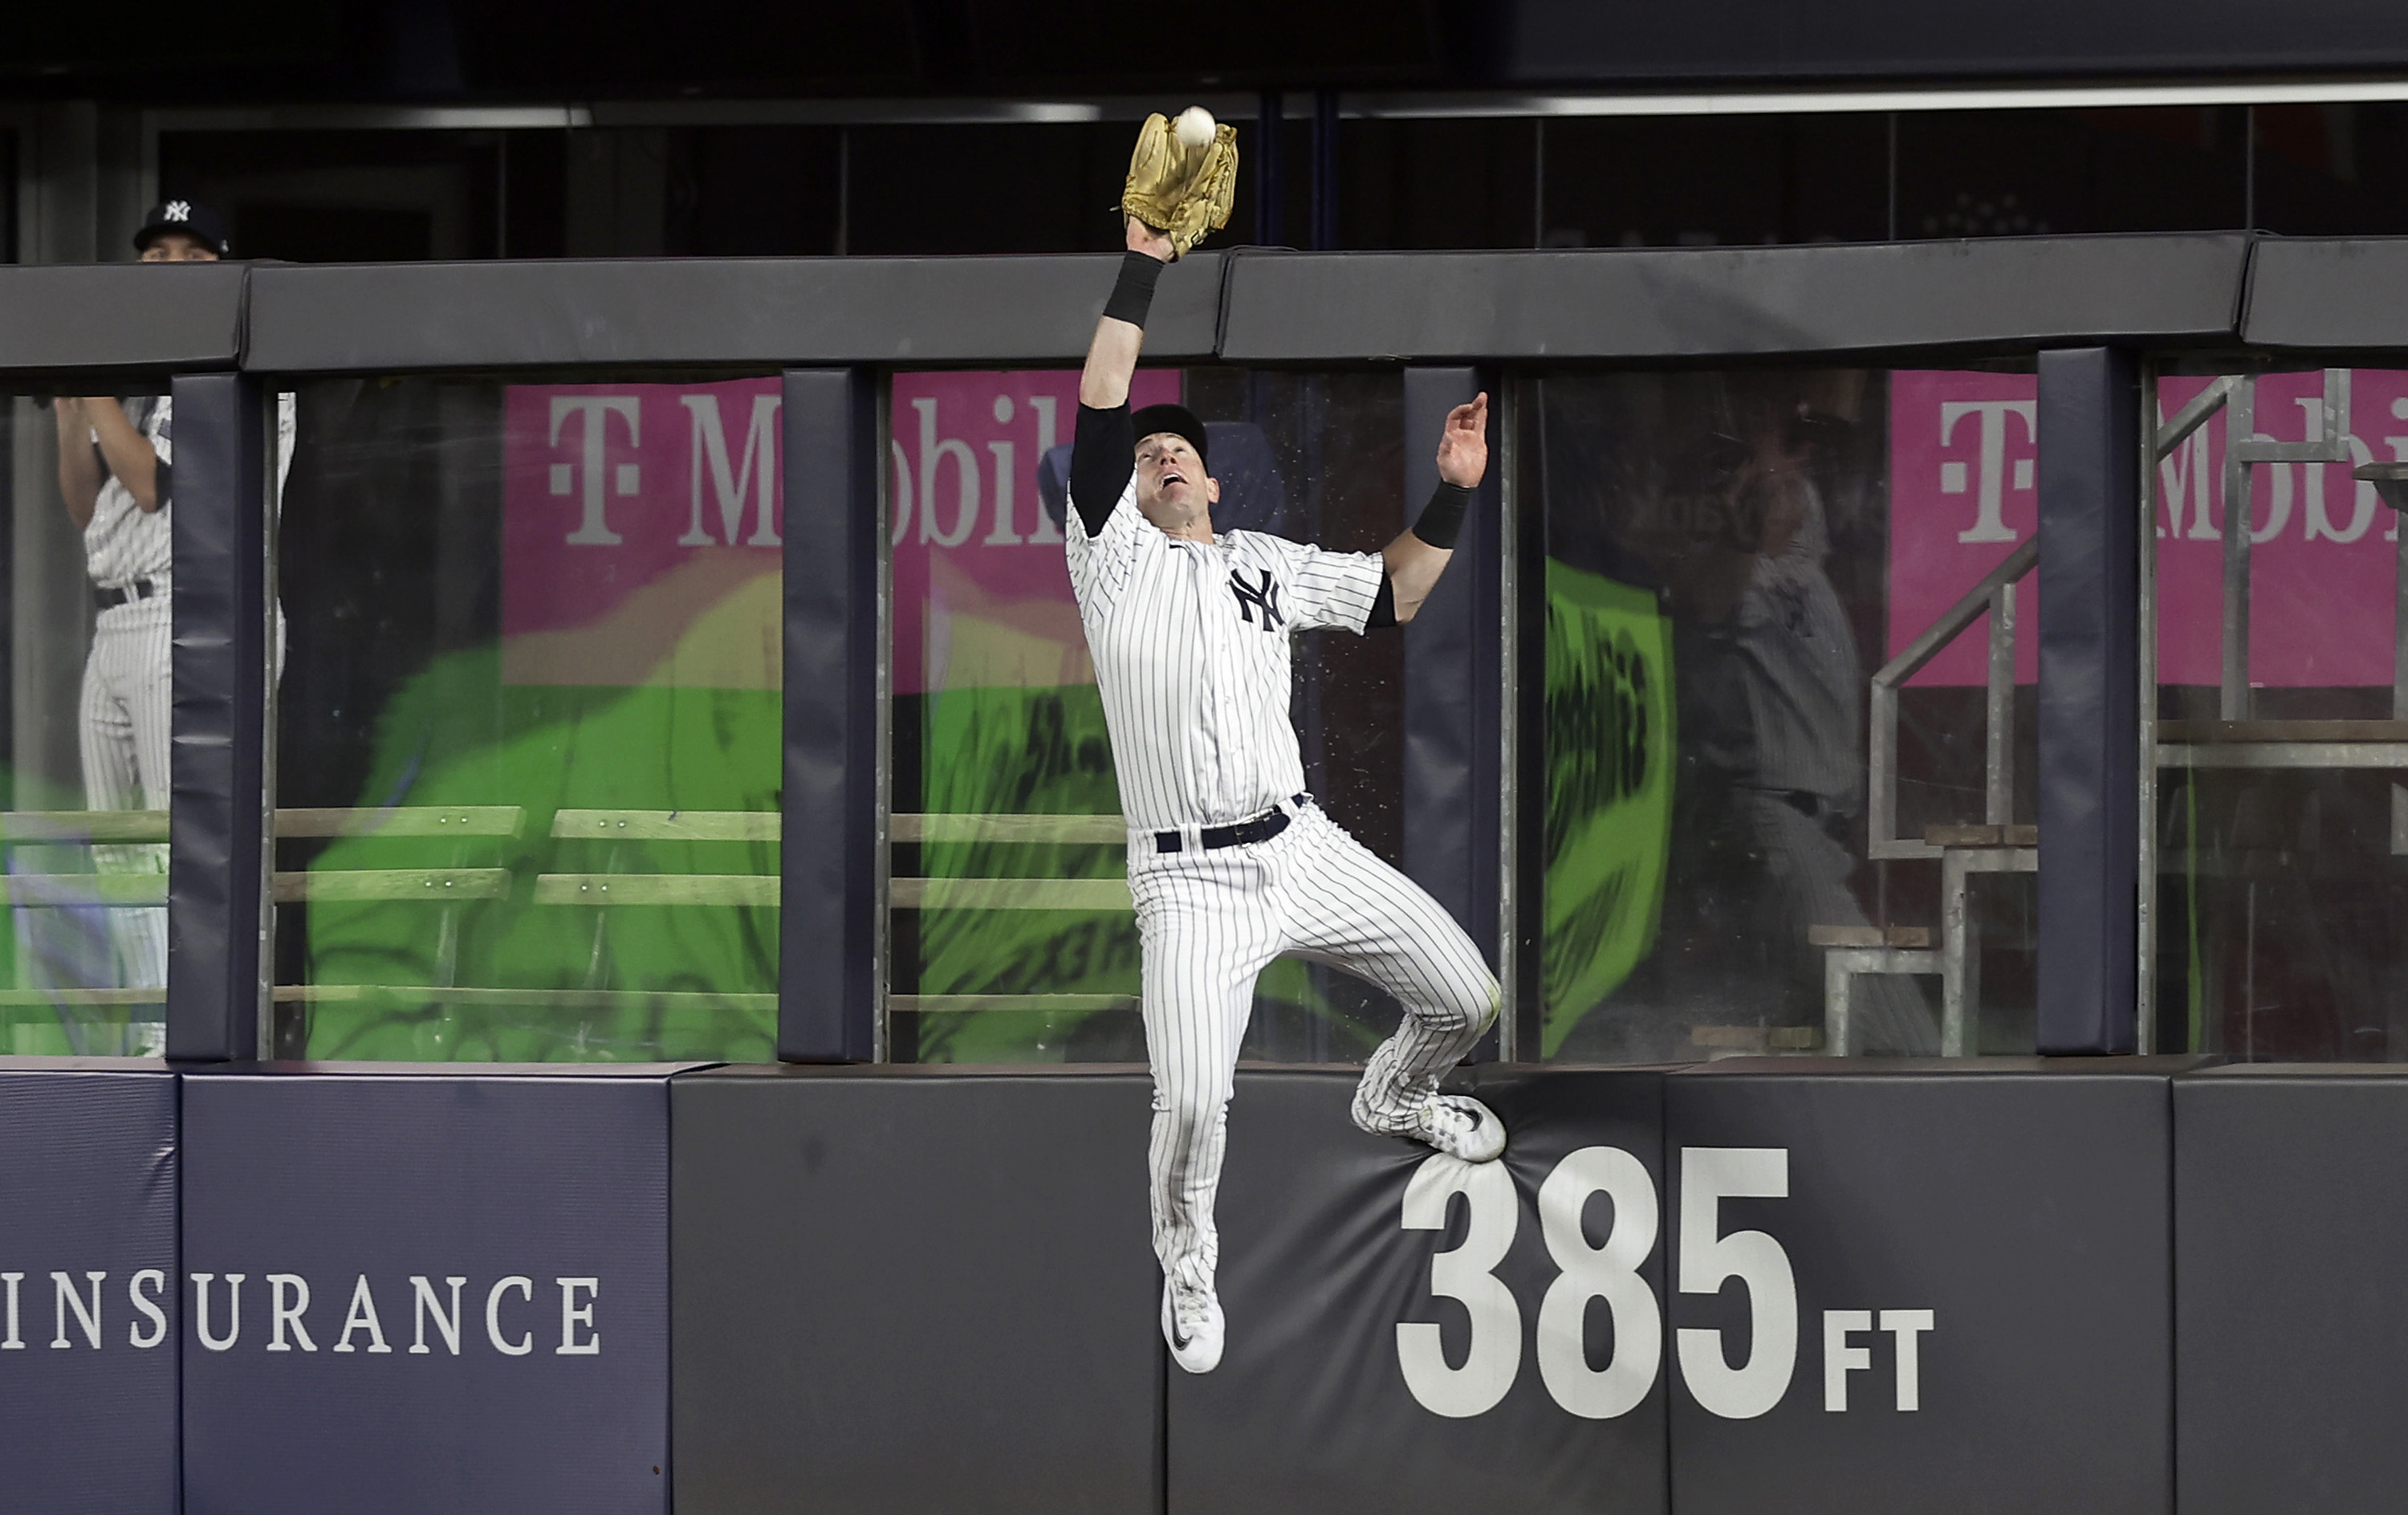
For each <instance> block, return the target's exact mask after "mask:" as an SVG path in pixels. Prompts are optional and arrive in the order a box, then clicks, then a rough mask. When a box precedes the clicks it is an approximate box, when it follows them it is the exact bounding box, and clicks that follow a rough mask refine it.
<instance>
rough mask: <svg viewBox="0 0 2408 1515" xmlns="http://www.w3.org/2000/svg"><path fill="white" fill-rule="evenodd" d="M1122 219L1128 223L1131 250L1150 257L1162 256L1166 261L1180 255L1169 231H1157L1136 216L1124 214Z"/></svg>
mask: <svg viewBox="0 0 2408 1515" xmlns="http://www.w3.org/2000/svg"><path fill="white" fill-rule="evenodd" d="M1121 219H1122V220H1124V221H1125V222H1127V223H1128V250H1129V251H1130V252H1142V253H1144V254H1145V255H1146V256H1147V257H1150V258H1160V259H1161V260H1162V261H1163V262H1165V263H1168V262H1170V261H1171V260H1172V259H1174V258H1176V257H1178V256H1179V249H1178V248H1177V247H1176V246H1175V245H1173V243H1172V242H1171V240H1170V234H1169V233H1168V232H1162V231H1156V230H1154V228H1153V227H1152V226H1149V225H1147V224H1145V223H1144V222H1142V221H1140V220H1139V219H1138V218H1137V217H1135V216H1124V217H1122V218H1121Z"/></svg>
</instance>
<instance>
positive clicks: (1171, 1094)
mask: <svg viewBox="0 0 2408 1515" xmlns="http://www.w3.org/2000/svg"><path fill="white" fill-rule="evenodd" d="M1232 1092H1234V1091H1233V1090H1232V1089H1231V1088H1230V1087H1229V1086H1228V1085H1227V1084H1220V1085H1217V1086H1216V1085H1212V1084H1192V1085H1183V1086H1182V1087H1179V1088H1175V1089H1174V1088H1166V1087H1165V1086H1164V1085H1162V1084H1160V1083H1157V1084H1155V1085H1154V1109H1155V1110H1157V1111H1159V1112H1160V1113H1162V1114H1163V1115H1166V1116H1168V1117H1169V1118H1170V1119H1171V1121H1172V1122H1173V1123H1174V1124H1175V1125H1177V1126H1178V1127H1179V1129H1180V1130H1182V1131H1194V1130H1197V1129H1198V1128H1201V1127H1205V1126H1209V1125H1211V1123H1212V1122H1213V1121H1215V1120H1218V1119H1220V1118H1221V1115H1222V1112H1223V1111H1225V1110H1226V1109H1227V1108H1228V1106H1229V1096H1230V1094H1231V1093H1232Z"/></svg>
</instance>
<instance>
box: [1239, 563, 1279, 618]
mask: <svg viewBox="0 0 2408 1515" xmlns="http://www.w3.org/2000/svg"><path fill="white" fill-rule="evenodd" d="M1229 592H1230V593H1231V594H1233V595H1236V596H1237V597H1238V614H1239V615H1240V616H1241V617H1243V618H1244V620H1245V623H1246V624H1247V625H1248V626H1252V625H1254V607H1255V606H1257V605H1259V606H1261V607H1262V612H1263V629H1264V630H1266V631H1276V630H1278V629H1279V625H1280V620H1281V616H1280V608H1279V585H1278V584H1276V583H1274V582H1273V581H1272V579H1271V570H1269V569H1265V570H1263V582H1262V583H1261V584H1259V585H1256V584H1248V583H1247V582H1246V575H1245V572H1244V570H1239V569H1232V570H1230V571H1229Z"/></svg>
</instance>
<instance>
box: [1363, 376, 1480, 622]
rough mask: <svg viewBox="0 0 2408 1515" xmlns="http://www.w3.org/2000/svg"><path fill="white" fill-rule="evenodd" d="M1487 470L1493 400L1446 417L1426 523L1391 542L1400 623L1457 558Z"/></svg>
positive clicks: (1387, 555)
mask: <svg viewBox="0 0 2408 1515" xmlns="http://www.w3.org/2000/svg"><path fill="white" fill-rule="evenodd" d="M1487 472H1488V396H1487V393H1486V392H1485V391H1483V392H1482V393H1481V394H1479V395H1477V396H1475V397H1473V398H1472V401H1471V403H1470V404H1469V405H1458V406H1456V407H1455V409H1454V410H1452V411H1448V412H1447V413H1446V426H1445V427H1444V429H1442V430H1441V432H1440V433H1439V441H1438V488H1437V489H1436V490H1434V491H1432V492H1431V495H1430V500H1429V503H1428V504H1427V505H1425V506H1424V507H1422V514H1421V519H1420V520H1418V521H1415V522H1414V523H1413V524H1412V526H1410V527H1406V528H1405V530H1404V531H1403V532H1402V533H1401V534H1400V535H1399V536H1398V538H1397V540H1396V541H1392V542H1390V543H1388V545H1387V549H1386V550H1385V551H1384V552H1383V553H1382V554H1381V556H1382V557H1383V558H1384V559H1386V561H1387V565H1388V587H1389V590H1390V592H1391V593H1392V594H1393V595H1394V597H1395V599H1396V615H1397V621H1398V624H1399V625H1401V624H1403V623H1404V622H1406V621H1410V620H1412V618H1413V614H1414V613H1415V612H1417V611H1419V610H1420V609H1421V608H1422V601H1424V600H1426V599H1429V596H1430V591H1431V590H1432V589H1435V588H1437V587H1438V579H1439V575H1440V574H1441V573H1443V572H1445V571H1446V565H1447V564H1448V563H1449V562H1451V561H1453V560H1454V557H1455V537H1456V535H1457V534H1458V533H1460V532H1461V531H1462V529H1463V512H1464V510H1465V508H1466V507H1468V506H1469V504H1470V503H1471V492H1472V491H1473V490H1475V489H1477V488H1479V487H1480V481H1481V479H1482V478H1483V477H1484V475H1485V474H1486V473H1487Z"/></svg>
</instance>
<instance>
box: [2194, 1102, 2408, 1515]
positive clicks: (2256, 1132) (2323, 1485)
mask: <svg viewBox="0 0 2408 1515" xmlns="http://www.w3.org/2000/svg"><path fill="white" fill-rule="evenodd" d="M2403 1073H2408V1070H2402V1069H2401V1068H2399V1067H2398V1066H2396V1065H2394V1066H2392V1067H2388V1068H2386V1067H2379V1066H2377V1067H2369V1066H2366V1065H2363V1064H2360V1065H2357V1066H2352V1067H2342V1066H2331V1065H2327V1066H2302V1065H2299V1064H2292V1065H2288V1066H2277V1065H2270V1064H2256V1065H2251V1066H2245V1067H2244V1066H2235V1067H2230V1068H2217V1069H2213V1070H2210V1071H2208V1072H2206V1073H2202V1074H2200V1075H2198V1076H2196V1077H2186V1078H2180V1079H2177V1080H2175V1082H2174V1340H2175V1349H2176V1367H2175V1378H2174V1404H2175V1432H2174V1448H2175V1453H2174V1458H2175V1474H2174V1487H2175V1493H2176V1496H2177V1500H2178V1506H2177V1508H2180V1509H2181V1510H2182V1511H2183V1515H2243V1512H2246V1515H2257V1512H2258V1511H2261V1510H2284V1511H2287V1512H2295V1515H2340V1512H2343V1511H2358V1510H2372V1509H2394V1508H2399V1505H2400V1489H2401V1445H2400V1425H2401V1417H2402V1415H2403V1413H2408V1290H2402V1289H2401V1285H2400V1278H2401V1257H2402V1256H2403V1254H2408V1164H2403V1163H2402V1162H2401V1161H2400V1154H2401V1150H2402V1147H2403V1146H2408V1076H2403Z"/></svg>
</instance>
